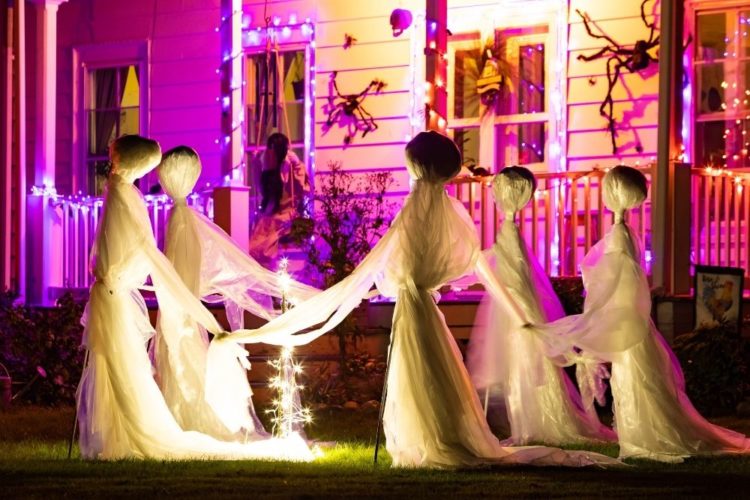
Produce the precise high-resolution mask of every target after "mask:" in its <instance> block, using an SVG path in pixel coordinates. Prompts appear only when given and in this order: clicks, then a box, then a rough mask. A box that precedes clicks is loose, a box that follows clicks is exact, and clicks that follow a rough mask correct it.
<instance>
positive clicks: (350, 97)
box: [323, 71, 387, 146]
mask: <svg viewBox="0 0 750 500" xmlns="http://www.w3.org/2000/svg"><path fill="white" fill-rule="evenodd" d="M337 74H338V72H337V71H334V72H333V73H331V80H330V82H329V84H328V89H329V92H328V104H327V105H326V106H325V108H324V109H323V112H324V113H328V118H327V119H326V122H325V125H324V127H323V132H324V133H325V132H328V130H330V128H331V127H333V125H334V124H335V123H338V124H339V126H340V127H346V135H345V136H344V145H345V146H348V145H349V144H351V142H352V140H353V139H354V137H355V136H356V135H357V133H358V132H359V133H361V137H362V138H364V137H365V136H366V135H367V134H369V133H370V132H372V131H374V130H377V128H378V124H377V123H375V117H374V116H372V115H371V114H370V113H369V112H368V111H367V110H366V109H365V108H364V107H363V106H362V103H363V102H364V100H365V99H366V98H367V96H368V95H371V94H372V93H374V94H376V95H377V94H379V93H380V91H382V90H383V89H384V88H385V86H386V85H387V84H386V83H385V82H384V81H383V80H380V79H378V78H376V79H374V80H372V81H371V82H370V83H369V84H368V85H367V87H365V89H364V90H363V91H362V92H360V93H359V94H342V93H341V91H340V90H339V86H338V84H337V83H336V76H337ZM334 93H335V95H334Z"/></svg>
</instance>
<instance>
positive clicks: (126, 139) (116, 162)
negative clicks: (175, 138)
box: [109, 135, 161, 183]
mask: <svg viewBox="0 0 750 500" xmlns="http://www.w3.org/2000/svg"><path fill="white" fill-rule="evenodd" d="M109 158H110V160H111V161H112V174H114V175H118V176H120V177H121V178H122V179H124V180H125V181H127V182H131V183H132V182H133V181H135V180H136V179H140V178H141V177H143V176H144V175H146V174H147V173H149V172H150V171H152V170H153V169H154V168H155V167H156V166H157V165H158V164H159V161H161V148H160V147H159V143H158V142H156V141H154V140H151V139H147V138H145V137H141V136H139V135H123V136H122V137H119V138H117V139H116V140H115V141H114V142H113V143H112V144H111V145H110V147H109Z"/></svg>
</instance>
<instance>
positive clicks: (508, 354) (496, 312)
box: [467, 167, 615, 445]
mask: <svg viewBox="0 0 750 500" xmlns="http://www.w3.org/2000/svg"><path fill="white" fill-rule="evenodd" d="M535 188H536V180H535V179H534V175H533V174H532V173H531V172H530V171H529V170H527V169H525V168H523V167H508V168H505V169H503V170H501V171H500V172H499V173H498V174H497V175H496V176H495V179H494V182H493V193H494V195H495V201H496V202H497V205H498V207H499V208H500V209H501V210H502V211H503V212H504V213H505V218H504V220H503V222H502V224H501V226H500V231H499V232H498V234H497V238H496V240H495V244H494V245H493V247H492V249H491V250H490V251H489V255H488V261H489V262H490V265H491V266H492V267H493V268H494V272H495V276H496V278H497V280H498V281H499V282H502V283H504V284H505V286H506V287H507V288H508V290H509V291H510V292H511V294H512V295H513V297H514V299H515V300H516V303H517V304H518V306H519V307H521V308H522V310H523V312H524V313H525V316H526V318H527V319H528V321H530V322H532V323H542V322H546V321H552V320H555V319H558V318H561V317H562V316H564V315H565V313H564V311H563V309H562V306H561V305H560V301H559V300H558V298H557V296H556V295H555V292H554V290H553V289H552V285H551V284H550V282H549V279H548V278H547V276H546V275H545V274H544V271H543V270H542V269H541V266H540V265H539V263H538V261H537V260H536V258H534V257H533V256H530V255H529V250H528V248H527V246H526V243H525V241H524V240H523V238H522V237H521V234H520V233H519V229H518V226H517V224H516V216H517V214H518V212H519V211H520V210H522V209H523V207H524V206H526V204H528V202H529V201H530V200H531V197H532V196H533V194H534V190H535ZM467 364H468V368H469V372H470V373H471V378H472V381H473V382H474V385H475V386H476V387H477V389H478V390H479V392H480V394H484V393H485V391H490V393H491V394H492V398H493V399H495V398H503V400H504V403H505V408H506V410H507V414H508V420H509V423H510V431H511V437H510V439H509V441H510V442H511V443H512V444H516V445H522V444H528V443H531V442H538V443H546V444H563V443H571V442H580V441H588V440H614V439H615V435H614V433H613V432H612V431H611V430H609V429H607V428H606V427H604V426H603V425H602V424H601V423H600V422H599V420H598V418H597V416H596V412H595V411H594V410H593V407H591V410H592V411H589V412H588V413H586V412H585V411H584V410H583V406H582V403H581V396H580V394H579V393H578V390H577V389H576V388H575V386H574V385H573V383H572V382H571V380H570V379H569V378H568V376H567V375H566V374H565V372H564V371H563V370H562V369H561V368H560V367H559V366H557V365H555V364H554V363H553V362H552V361H551V360H550V359H548V358H547V357H546V356H545V354H544V346H543V345H542V343H541V339H540V338H538V337H536V336H534V335H533V334H531V333H530V332H529V331H528V330H526V329H524V328H523V326H522V325H521V324H520V323H519V322H517V321H515V320H514V318H513V317H512V316H511V315H508V314H507V313H506V312H505V311H504V308H503V307H502V304H497V301H495V300H494V299H493V298H492V297H491V296H489V295H488V296H486V297H485V298H484V300H483V301H482V303H481V305H480V307H479V310H478V312H477V319H476V320H475V326H474V330H473V332H472V335H471V340H470V342H469V348H468V355H467Z"/></svg>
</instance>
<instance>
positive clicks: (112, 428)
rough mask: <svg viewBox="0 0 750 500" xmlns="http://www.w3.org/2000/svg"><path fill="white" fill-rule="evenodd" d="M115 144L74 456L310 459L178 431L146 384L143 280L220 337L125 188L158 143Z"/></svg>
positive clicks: (292, 448)
mask: <svg viewBox="0 0 750 500" xmlns="http://www.w3.org/2000/svg"><path fill="white" fill-rule="evenodd" d="M118 143H119V145H120V148H121V150H122V151H121V152H120V153H118V154H117V155H116V156H115V157H113V161H114V169H113V173H112V175H111V176H110V179H109V181H108V183H107V189H106V197H105V202H104V213H103V215H102V218H101V220H100V223H99V227H98V229H97V234H96V239H95V242H94V248H93V250H92V271H93V274H94V276H95V278H96V281H95V282H94V284H93V285H92V287H91V294H90V298H89V302H88V304H87V306H86V310H85V312H84V317H83V319H82V323H83V324H84V326H85V331H84V335H85V337H84V343H85V346H86V347H87V349H88V357H87V364H86V366H85V367H84V372H83V376H82V379H81V383H80V386H79V389H78V394H77V411H78V415H77V417H78V421H79V424H80V448H81V455H82V456H83V457H84V458H92V459H123V458H152V459H202V458H220V459H243V458H268V459H273V458H289V459H297V460H311V459H312V455H311V453H310V451H309V449H308V448H307V446H306V444H305V443H304V441H302V440H301V439H296V440H286V441H285V442H283V443H281V442H278V441H277V440H265V441H259V442H253V443H249V444H246V445H243V444H239V443H227V442H220V441H218V440H216V439H213V438H211V437H209V436H206V435H204V434H201V433H198V432H186V431H183V430H182V429H181V428H180V426H179V425H178V424H177V422H176V421H175V419H174V417H173V416H172V414H171V412H170V411H169V408H168V407H167V405H166V403H165V401H164V398H163V396H162V394H161V392H160V391H159V388H158V386H157V384H156V382H155V380H154V378H153V374H152V370H151V361H150V360H149V357H148V354H147V351H146V343H147V341H148V339H149V337H151V335H152V334H153V328H152V327H151V324H150V323H149V317H148V311H147V309H146V305H145V303H144V301H143V298H142V296H141V294H140V293H139V291H138V289H139V288H142V287H144V283H145V282H146V278H147V277H148V276H151V280H152V282H153V289H154V290H155V292H156V297H157V300H158V302H159V306H160V307H161V308H162V309H170V310H179V311H180V313H181V314H189V315H190V316H191V317H192V318H193V319H194V320H195V321H197V322H200V323H201V324H203V325H204V326H205V327H206V328H208V330H209V331H211V332H217V333H218V332H221V331H222V329H221V327H220V326H219V324H218V323H217V322H216V319H215V318H214V317H213V316H212V315H211V313H210V312H209V311H208V310H207V309H206V308H205V307H203V305H202V304H201V303H200V301H199V300H198V299H197V298H196V297H195V296H194V295H193V294H192V293H190V291H189V290H188V289H187V288H186V287H185V285H184V284H183V283H182V280H181V279H180V277H179V276H178V275H177V273H176V272H175V271H174V268H173V267H172V265H171V264H170V263H169V261H168V260H167V259H166V257H165V256H164V255H163V254H162V253H161V252H159V250H158V249H157V247H156V242H155V240H154V236H153V234H152V232H151V224H150V222H149V218H148V214H147V212H146V206H145V204H144V201H143V197H142V196H141V193H140V191H138V189H137V188H136V187H135V186H134V185H133V181H134V180H136V179H138V178H140V177H141V176H143V175H144V174H146V173H148V172H149V171H150V170H152V169H153V168H154V167H155V166H156V165H157V164H158V163H159V160H160V159H161V151H160V150H159V146H158V144H157V143H155V142H153V141H148V140H146V139H143V138H139V137H133V136H128V137H126V138H121V139H118ZM118 143H116V145H115V147H117V145H118Z"/></svg>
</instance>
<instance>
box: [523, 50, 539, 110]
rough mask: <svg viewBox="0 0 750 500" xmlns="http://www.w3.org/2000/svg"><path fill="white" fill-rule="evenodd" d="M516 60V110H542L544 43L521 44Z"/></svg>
mask: <svg viewBox="0 0 750 500" xmlns="http://www.w3.org/2000/svg"><path fill="white" fill-rule="evenodd" d="M519 52H520V53H519V61H518V75H519V85H518V112H519V113H537V112H544V45H543V44H541V43H540V44H531V45H522V46H521V47H520V50H519Z"/></svg>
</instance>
